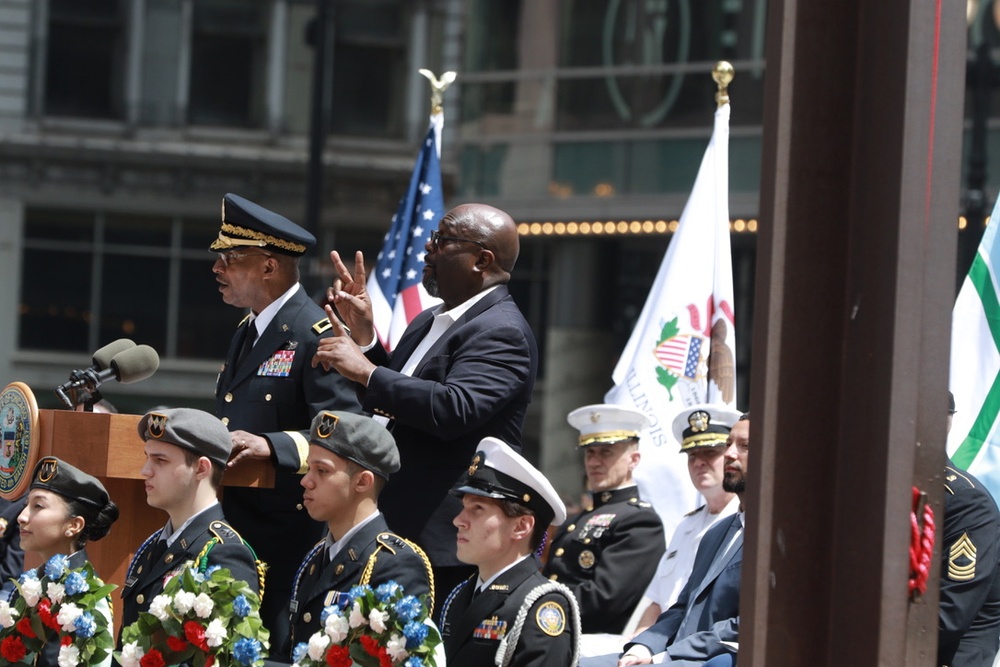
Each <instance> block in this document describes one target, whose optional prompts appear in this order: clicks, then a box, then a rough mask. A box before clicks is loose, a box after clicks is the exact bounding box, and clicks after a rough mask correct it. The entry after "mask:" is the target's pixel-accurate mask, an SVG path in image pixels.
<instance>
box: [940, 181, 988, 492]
mask: <svg viewBox="0 0 1000 667" xmlns="http://www.w3.org/2000/svg"><path fill="white" fill-rule="evenodd" d="M998 211H1000V198H998V200H997V206H994V208H993V214H992V215H991V216H990V222H989V225H987V227H986V231H985V232H984V233H983V240H982V241H981V242H980V243H979V250H978V251H977V252H976V258H975V259H974V260H973V262H972V267H971V268H970V269H969V275H967V276H966V277H965V282H964V283H962V289H961V291H959V293H958V299H957V300H956V301H955V310H954V311H953V312H952V316H951V377H950V380H949V386H950V388H951V391H952V393H953V394H954V395H955V407H956V408H957V410H958V412H956V413H955V416H954V419H953V422H952V428H951V433H950V434H949V436H948V454H949V456H951V458H952V460H953V461H954V462H955V465H957V466H958V467H959V468H962V469H964V470H968V471H969V472H971V473H972V474H973V475H975V476H976V477H978V478H979V480H980V481H981V482H983V484H985V485H986V486H987V488H989V490H990V493H992V494H993V497H994V498H995V499H997V501H998V502H1000V432H998V431H1000V429H998V426H1000V288H998V270H1000V238H998V237H997V225H998V224H1000V214H998Z"/></svg>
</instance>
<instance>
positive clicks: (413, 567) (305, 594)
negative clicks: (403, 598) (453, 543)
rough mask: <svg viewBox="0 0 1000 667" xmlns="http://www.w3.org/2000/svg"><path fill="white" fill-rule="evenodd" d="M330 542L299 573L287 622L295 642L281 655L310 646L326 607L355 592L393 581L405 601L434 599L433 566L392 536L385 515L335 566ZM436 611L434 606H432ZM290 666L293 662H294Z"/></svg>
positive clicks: (360, 532) (353, 542)
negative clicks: (429, 596) (301, 644)
mask: <svg viewBox="0 0 1000 667" xmlns="http://www.w3.org/2000/svg"><path fill="white" fill-rule="evenodd" d="M326 544H327V542H326V540H323V541H322V542H320V543H319V544H317V545H316V546H315V547H314V548H313V550H312V551H311V552H310V553H309V555H308V556H307V557H306V559H305V560H304V561H303V562H302V565H301V566H300V567H299V571H298V574H297V575H296V582H295V584H294V586H293V590H292V593H293V597H292V600H291V602H290V603H289V609H288V611H289V615H288V622H289V625H290V627H291V636H290V637H289V639H288V641H284V638H282V643H283V644H285V645H284V647H283V649H282V650H281V651H280V654H281V656H283V657H285V658H288V657H289V656H290V655H291V649H292V648H293V647H294V646H295V645H296V644H298V643H299V642H308V641H309V637H311V636H312V635H313V633H315V632H316V631H318V630H319V629H320V628H321V627H322V626H321V625H320V614H321V613H322V611H323V608H324V607H327V606H329V605H331V604H335V603H336V602H337V601H338V597H339V594H341V593H347V592H348V591H350V590H351V588H353V587H354V586H357V585H359V584H368V585H370V586H372V587H373V588H375V587H377V586H379V585H381V584H384V583H386V582H388V581H395V582H396V583H397V584H399V585H400V586H402V587H403V593H404V594H405V595H415V596H417V597H418V598H419V597H420V596H422V595H426V594H428V593H431V589H432V585H431V580H430V578H431V574H430V563H429V561H428V560H427V557H426V556H425V555H424V554H423V553H422V552H421V551H419V550H418V549H415V548H414V545H413V544H412V543H410V542H407V541H405V540H403V539H402V538H401V537H399V536H398V535H394V534H393V533H391V532H389V529H388V527H387V526H386V523H385V517H383V516H382V515H381V514H380V515H379V516H377V517H375V518H374V519H372V520H371V521H369V522H368V523H367V524H365V525H364V526H362V527H361V529H360V530H358V532H357V533H355V534H354V535H353V536H351V537H350V538H349V541H348V543H347V544H344V545H343V546H342V547H341V548H340V550H339V551H338V552H337V554H336V555H335V556H334V557H333V560H330V558H329V556H328V551H327V549H326ZM373 554H374V556H375V561H374V564H373V567H372V570H371V572H370V573H369V576H368V577H367V579H365V578H364V576H363V575H364V572H365V570H366V569H367V567H368V564H369V561H370V560H371V558H372V555H373ZM427 603H428V608H431V604H430V600H428V601H427ZM289 662H290V660H289Z"/></svg>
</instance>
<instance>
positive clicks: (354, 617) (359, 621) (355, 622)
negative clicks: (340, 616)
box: [348, 602, 368, 628]
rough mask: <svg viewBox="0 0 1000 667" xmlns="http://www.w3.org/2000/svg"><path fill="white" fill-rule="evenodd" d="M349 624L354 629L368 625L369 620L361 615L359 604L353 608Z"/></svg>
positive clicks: (355, 604)
mask: <svg viewBox="0 0 1000 667" xmlns="http://www.w3.org/2000/svg"><path fill="white" fill-rule="evenodd" d="M348 623H350V625H351V627H352V628H360V627H361V626H362V625H367V624H368V619H367V618H365V615H364V614H362V613H361V605H360V604H359V603H357V602H355V603H354V606H353V607H351V618H350V619H348Z"/></svg>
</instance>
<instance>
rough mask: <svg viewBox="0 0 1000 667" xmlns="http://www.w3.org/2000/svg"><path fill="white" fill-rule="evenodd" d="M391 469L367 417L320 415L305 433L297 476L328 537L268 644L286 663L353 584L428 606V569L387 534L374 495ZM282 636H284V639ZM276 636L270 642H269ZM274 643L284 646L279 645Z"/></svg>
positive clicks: (392, 452) (383, 442)
mask: <svg viewBox="0 0 1000 667" xmlns="http://www.w3.org/2000/svg"><path fill="white" fill-rule="evenodd" d="M397 470H399V451H398V450H397V449H396V443H395V441H393V439H392V435H390V434H389V432H388V431H387V430H385V427H384V426H382V425H381V424H378V423H376V422H375V421H373V420H372V419H371V418H369V417H364V416H361V415H354V414H350V413H347V412H325V411H324V412H321V413H319V414H318V415H316V418H315V419H313V423H312V429H311V430H310V432H309V472H307V473H306V474H305V477H303V478H302V486H303V488H304V489H305V493H304V504H305V506H306V511H308V512H309V516H311V517H312V518H313V519H315V520H317V521H322V522H325V523H326V525H327V528H328V529H329V532H328V534H327V536H326V537H325V538H324V539H323V540H322V541H320V542H319V543H318V544H317V545H316V546H315V547H313V549H312V551H310V552H309V554H308V555H307V556H306V558H305V559H304V560H303V561H302V565H301V566H299V569H298V573H297V574H296V577H295V582H294V584H293V586H292V599H291V601H290V602H289V605H288V606H289V615H288V620H287V622H286V623H287V626H288V631H285V629H284V628H275V631H276V632H275V634H274V635H272V645H273V646H275V647H276V648H277V649H278V650H277V653H278V654H279V655H280V656H281V657H282V658H284V659H285V660H286V661H287V662H291V660H290V656H291V654H292V647H294V646H295V645H296V644H297V643H300V642H308V641H309V637H311V636H312V635H313V634H314V633H315V632H317V631H319V630H320V629H322V627H323V625H322V623H321V614H322V612H323V609H324V608H325V607H327V606H329V605H331V604H335V603H339V602H340V601H341V596H344V595H346V594H347V593H348V591H350V590H351V588H353V587H354V586H358V585H362V584H367V585H369V586H371V587H372V588H377V587H378V586H380V585H382V584H385V583H388V582H390V581H394V582H396V583H397V584H399V585H400V586H402V587H403V593H404V594H406V595H414V596H416V597H418V598H422V597H423V596H427V598H426V603H427V604H428V605H433V596H434V584H433V580H432V579H431V571H430V568H431V564H430V562H429V561H428V560H427V557H426V556H425V555H424V553H423V551H421V550H420V548H419V547H417V546H416V545H415V544H413V543H412V542H409V541H407V540H404V539H403V538H401V537H399V536H398V535H394V534H393V533H391V532H389V527H388V526H387V525H386V522H385V517H383V516H382V514H381V513H380V512H379V509H378V497H379V493H381V491H382V488H383V487H384V486H385V483H386V482H387V481H388V479H389V476H390V475H392V474H393V473H395V472H396V471H397ZM284 635H290V636H289V637H288V640H287V641H284ZM276 637H277V638H278V640H276ZM282 644H283V645H284V646H282Z"/></svg>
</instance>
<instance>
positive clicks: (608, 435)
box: [580, 431, 639, 447]
mask: <svg viewBox="0 0 1000 667" xmlns="http://www.w3.org/2000/svg"><path fill="white" fill-rule="evenodd" d="M638 437H639V433H638V431H602V432H600V433H591V434H590V435H581V436H580V447H586V446H587V445H592V444H594V443H595V442H599V443H602V444H609V445H611V444H614V443H616V442H621V441H623V440H632V439H634V438H638Z"/></svg>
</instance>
